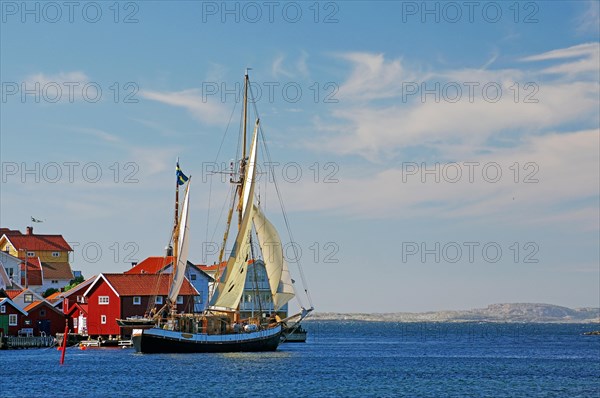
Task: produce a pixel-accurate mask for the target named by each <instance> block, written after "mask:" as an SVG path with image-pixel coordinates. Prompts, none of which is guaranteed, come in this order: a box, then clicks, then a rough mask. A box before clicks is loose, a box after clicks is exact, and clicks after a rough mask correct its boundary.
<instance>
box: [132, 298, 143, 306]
mask: <svg viewBox="0 0 600 398" xmlns="http://www.w3.org/2000/svg"><path fill="white" fill-rule="evenodd" d="M140 304H142V298H141V297H140V296H133V305H140Z"/></svg>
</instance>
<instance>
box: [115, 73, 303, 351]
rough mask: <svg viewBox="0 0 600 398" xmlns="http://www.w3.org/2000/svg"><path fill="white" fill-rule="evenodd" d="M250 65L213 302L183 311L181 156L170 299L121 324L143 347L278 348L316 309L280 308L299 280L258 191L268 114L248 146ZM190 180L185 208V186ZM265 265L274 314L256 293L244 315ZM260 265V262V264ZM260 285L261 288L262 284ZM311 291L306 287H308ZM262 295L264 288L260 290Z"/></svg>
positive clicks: (185, 242) (185, 218)
mask: <svg viewBox="0 0 600 398" xmlns="http://www.w3.org/2000/svg"><path fill="white" fill-rule="evenodd" d="M249 86H250V82H249V77H248V72H246V74H245V79H244V103H243V124H242V128H241V132H240V133H241V136H242V137H241V138H242V139H241V142H242V145H241V154H240V157H239V162H238V163H237V168H236V169H235V170H234V169H233V167H232V169H231V171H230V172H229V174H230V182H231V183H232V184H233V185H232V192H233V194H232V201H231V206H230V208H229V212H228V217H227V224H226V228H225V232H224V237H223V243H222V246H221V250H220V253H219V261H218V264H219V267H218V270H217V272H216V274H215V276H216V277H215V279H216V286H215V287H214V289H213V292H212V296H211V297H210V299H209V305H208V307H207V308H206V310H204V311H203V312H202V313H177V312H176V308H177V304H176V303H177V297H178V294H179V290H180V288H181V286H182V284H183V281H184V278H185V270H186V265H187V257H188V249H189V244H190V239H189V225H188V223H189V208H190V186H191V182H192V178H191V175H190V177H189V178H188V177H187V176H185V174H183V172H182V171H181V169H180V168H179V162H177V168H176V176H177V184H176V191H175V217H174V227H173V232H172V234H171V240H170V242H169V247H172V252H173V253H172V254H173V258H174V260H173V263H174V270H173V274H172V282H171V286H170V289H169V294H168V296H167V300H166V304H165V305H164V306H163V307H162V308H161V309H160V310H158V311H156V312H155V313H151V314H148V315H147V316H146V317H143V318H138V319H131V318H130V319H124V320H123V319H121V320H118V322H119V324H120V325H121V326H124V327H132V328H133V331H132V336H131V340H132V342H133V346H134V347H135V349H136V351H138V352H142V353H186V352H190V353H199V352H241V351H273V350H276V349H277V347H278V345H279V343H280V342H281V340H282V333H283V331H284V328H286V327H287V324H286V321H289V320H290V319H296V322H297V323H298V325H299V322H300V321H302V319H304V318H305V317H306V316H307V315H308V314H309V313H310V312H311V311H312V310H313V308H312V305H311V306H310V309H304V308H302V311H301V312H300V313H298V314H296V315H293V316H291V317H287V318H285V319H284V320H282V319H281V318H280V317H279V315H278V314H277V310H279V309H280V308H281V307H283V306H284V305H285V304H286V303H287V302H288V301H289V300H291V299H292V298H293V297H294V296H295V292H294V286H293V283H294V282H293V280H292V278H291V276H290V272H289V269H288V266H287V263H286V261H285V258H284V255H283V245H282V244H281V239H280V237H279V233H278V232H277V230H276V228H275V227H274V225H273V224H272V223H271V222H270V221H269V220H268V219H267V218H266V216H265V214H264V212H263V209H262V208H261V205H260V201H259V200H257V199H256V198H255V187H256V185H257V184H256V181H257V177H256V176H257V162H258V149H259V136H260V135H261V133H262V132H261V130H260V121H259V119H258V117H257V118H256V121H255V124H254V131H253V134H252V138H251V140H250V148H249V150H247V148H246V147H247V144H246V141H247V139H246V138H247V127H246V126H247V118H248V115H247V114H248V88H249ZM183 185H185V194H184V199H183V205H182V210H181V213H179V188H180V186H183ZM234 213H237V234H236V235H235V240H234V241H233V248H232V250H231V252H230V254H229V256H228V258H227V259H226V260H225V259H224V252H225V251H224V249H225V246H226V244H227V243H228V236H229V233H230V229H231V224H232V221H233V215H234ZM259 263H260V264H262V265H264V267H265V270H266V273H267V276H268V280H269V288H270V289H269V290H270V293H271V297H269V298H268V299H269V301H270V307H269V309H270V310H271V312H270V313H267V312H265V308H266V307H265V308H263V306H262V305H261V300H260V299H258V300H256V301H257V302H256V305H257V308H256V311H254V310H253V311H251V313H250V316H246V317H244V318H242V317H241V316H240V301H241V299H242V296H243V292H244V288H245V283H246V279H247V278H246V277H247V275H248V271H249V268H252V265H257V264H259ZM253 272H256V267H254V268H253ZM257 291H258V287H257ZM305 291H306V290H305ZM257 296H259V295H257Z"/></svg>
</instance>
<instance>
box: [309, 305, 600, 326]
mask: <svg viewBox="0 0 600 398" xmlns="http://www.w3.org/2000/svg"><path fill="white" fill-rule="evenodd" d="M310 319H311V320H322V321H324V320H348V321H352V320H353V321H371V322H377V321H378V322H510V323H513V322H514V323H523V322H528V323H600V308H592V307H587V308H574V309H573V308H568V307H561V306H558V305H552V304H535V303H510V304H492V305H489V306H487V307H486V308H477V309H472V310H464V311H435V312H422V313H413V312H393V313H371V314H366V313H347V314H343V313H333V312H317V313H315V314H314V315H313V316H311V317H310Z"/></svg>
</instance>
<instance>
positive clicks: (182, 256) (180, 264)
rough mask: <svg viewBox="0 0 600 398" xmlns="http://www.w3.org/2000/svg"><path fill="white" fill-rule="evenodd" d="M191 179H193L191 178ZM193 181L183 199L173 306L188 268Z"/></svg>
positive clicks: (171, 295) (173, 283)
mask: <svg viewBox="0 0 600 398" xmlns="http://www.w3.org/2000/svg"><path fill="white" fill-rule="evenodd" d="M190 178H191V177H190ZM191 182H192V181H191V180H189V181H188V184H187V186H186V189H185V198H184V199H183V211H182V212H181V217H180V219H179V223H178V224H177V228H178V231H176V233H178V236H179V239H178V242H177V258H176V259H175V260H176V264H174V267H175V268H174V270H173V282H172V284H171V288H170V289H169V301H170V302H171V303H172V304H175V303H176V300H177V295H178V294H179V289H181V285H182V284H183V280H184V278H185V269H186V266H187V257H188V246H189V241H190V237H189V227H188V209H189V199H190V184H191Z"/></svg>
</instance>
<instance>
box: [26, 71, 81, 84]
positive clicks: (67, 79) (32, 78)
mask: <svg viewBox="0 0 600 398" xmlns="http://www.w3.org/2000/svg"><path fill="white" fill-rule="evenodd" d="M25 81H26V82H30V83H36V82H37V83H40V85H45V84H48V83H58V84H60V85H64V83H78V84H80V85H84V84H86V83H88V82H89V77H88V76H87V75H86V74H85V73H84V72H81V71H73V72H59V73H55V74H46V73H34V74H32V75H29V76H27V77H26V78H25Z"/></svg>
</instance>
